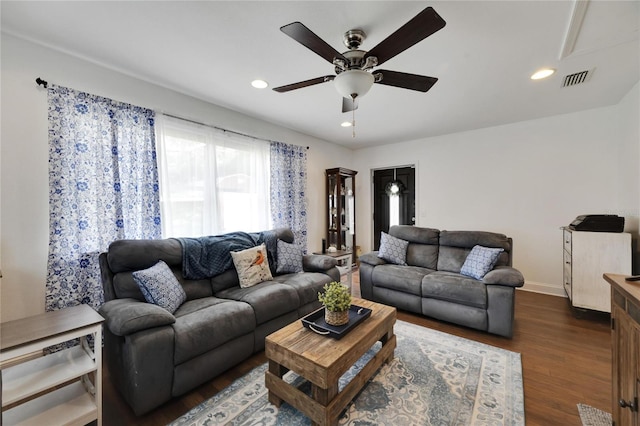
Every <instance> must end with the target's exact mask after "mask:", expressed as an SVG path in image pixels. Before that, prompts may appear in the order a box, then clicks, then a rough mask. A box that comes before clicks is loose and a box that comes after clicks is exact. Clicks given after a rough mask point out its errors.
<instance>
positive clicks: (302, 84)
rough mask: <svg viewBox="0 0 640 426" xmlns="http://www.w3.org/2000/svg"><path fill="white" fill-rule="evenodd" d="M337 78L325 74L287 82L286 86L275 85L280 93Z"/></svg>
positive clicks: (275, 88)
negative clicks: (309, 78)
mask: <svg viewBox="0 0 640 426" xmlns="http://www.w3.org/2000/svg"><path fill="white" fill-rule="evenodd" d="M334 78H335V75H325V76H324V77H317V78H312V79H311V80H305V81H299V82H297V83H292V84H287V85H286V86H280V87H274V88H273V90H275V91H276V92H278V93H284V92H288V91H290V90H295V89H302V88H303V87H308V86H313V85H314V84H320V83H324V82H326V81H331V80H333V79H334Z"/></svg>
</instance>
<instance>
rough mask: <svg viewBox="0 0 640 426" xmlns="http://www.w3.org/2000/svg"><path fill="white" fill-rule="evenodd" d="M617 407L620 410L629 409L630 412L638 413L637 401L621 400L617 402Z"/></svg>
mask: <svg viewBox="0 0 640 426" xmlns="http://www.w3.org/2000/svg"><path fill="white" fill-rule="evenodd" d="M618 405H619V406H620V407H622V408H629V409H630V410H631V411H638V404H637V399H635V400H633V401H629V402H627V401H625V400H624V399H621V400H620V401H618Z"/></svg>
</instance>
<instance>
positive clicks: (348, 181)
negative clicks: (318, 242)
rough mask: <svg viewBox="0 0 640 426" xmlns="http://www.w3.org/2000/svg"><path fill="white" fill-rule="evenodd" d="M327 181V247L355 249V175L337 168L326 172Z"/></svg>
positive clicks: (353, 172) (352, 250) (351, 171)
mask: <svg viewBox="0 0 640 426" xmlns="http://www.w3.org/2000/svg"><path fill="white" fill-rule="evenodd" d="M325 173H326V181H327V194H326V199H327V247H335V248H336V249H337V250H347V251H351V252H352V253H354V257H353V261H354V262H355V249H356V174H357V173H358V172H356V171H354V170H349V169H345V168H342V167H338V168H335V169H327V170H326V172H325Z"/></svg>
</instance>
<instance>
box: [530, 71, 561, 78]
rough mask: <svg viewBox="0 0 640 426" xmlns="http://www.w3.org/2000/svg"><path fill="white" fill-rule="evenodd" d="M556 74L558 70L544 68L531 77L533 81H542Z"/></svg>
mask: <svg viewBox="0 0 640 426" xmlns="http://www.w3.org/2000/svg"><path fill="white" fill-rule="evenodd" d="M554 72H556V70H554V69H553V68H543V69H541V70H538V71H536V72H535V73H533V75H532V76H531V80H540V79H542V78H547V77H549V76H550V75H552V74H553V73H554Z"/></svg>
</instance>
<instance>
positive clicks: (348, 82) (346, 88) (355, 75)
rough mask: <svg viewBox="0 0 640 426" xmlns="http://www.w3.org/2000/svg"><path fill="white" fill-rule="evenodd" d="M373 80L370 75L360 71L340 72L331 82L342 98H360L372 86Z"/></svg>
mask: <svg viewBox="0 0 640 426" xmlns="http://www.w3.org/2000/svg"><path fill="white" fill-rule="evenodd" d="M374 80H375V78H374V77H373V75H371V73H368V72H366V71H362V70H347V71H344V72H341V73H340V74H338V75H337V76H336V78H335V79H334V80H333V84H334V86H335V88H336V90H337V91H338V93H340V95H341V96H342V97H343V98H347V99H355V98H361V97H363V96H364V95H366V94H367V92H368V91H369V89H371V86H373V82H374Z"/></svg>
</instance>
